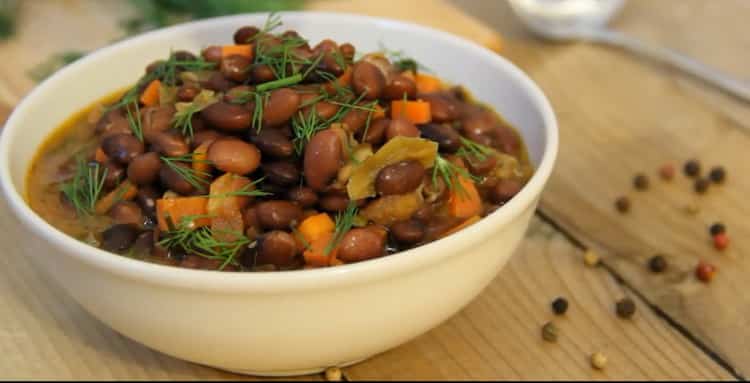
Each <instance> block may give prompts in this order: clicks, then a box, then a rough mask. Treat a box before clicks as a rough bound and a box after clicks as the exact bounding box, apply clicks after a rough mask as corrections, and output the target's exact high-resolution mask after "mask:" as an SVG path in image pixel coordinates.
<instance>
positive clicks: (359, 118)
mask: <svg viewBox="0 0 750 383" xmlns="http://www.w3.org/2000/svg"><path fill="white" fill-rule="evenodd" d="M359 105H360V106H364V105H363V103H360V104H359ZM369 115H370V113H369V112H368V111H366V110H364V109H359V108H353V109H351V110H349V112H347V113H346V114H345V115H344V116H343V117H341V123H342V124H345V125H346V130H347V131H349V132H352V133H355V134H356V133H358V132H359V131H360V130H361V129H362V128H363V127H364V126H365V124H367V117H368V116H369Z"/></svg>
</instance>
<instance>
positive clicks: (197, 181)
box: [160, 154, 211, 189]
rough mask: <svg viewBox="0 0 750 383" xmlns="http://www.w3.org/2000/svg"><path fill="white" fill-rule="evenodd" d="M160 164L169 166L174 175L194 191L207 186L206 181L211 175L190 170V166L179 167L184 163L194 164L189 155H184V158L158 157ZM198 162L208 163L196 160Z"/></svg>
mask: <svg viewBox="0 0 750 383" xmlns="http://www.w3.org/2000/svg"><path fill="white" fill-rule="evenodd" d="M160 158H161V160H162V162H164V164H165V165H167V166H169V167H170V168H171V169H172V170H173V171H174V172H175V173H177V174H178V175H179V176H180V177H182V178H183V179H184V180H185V181H187V182H188V183H189V184H190V185H192V186H193V187H194V188H196V189H200V188H201V187H203V186H204V185H206V184H208V183H209V182H208V179H209V178H210V177H211V174H209V173H206V172H204V171H200V170H195V169H193V168H192V166H186V167H185V166H180V165H179V164H185V163H189V164H191V163H193V162H196V160H195V159H193V156H192V155H191V154H186V155H184V156H178V157H160ZM198 161H200V162H205V163H209V161H208V160H198Z"/></svg>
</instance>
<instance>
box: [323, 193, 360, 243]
mask: <svg viewBox="0 0 750 383" xmlns="http://www.w3.org/2000/svg"><path fill="white" fill-rule="evenodd" d="M358 211H359V209H357V204H356V203H354V201H349V205H347V206H346V210H344V212H343V213H338V214H337V215H336V225H335V229H334V231H333V237H331V241H330V242H328V245H326V247H325V249H324V250H323V255H328V254H330V253H331V251H333V249H335V248H336V246H337V245H338V244H339V242H341V239H342V238H343V237H344V234H346V233H347V232H348V231H349V230H351V228H352V226H353V225H354V218H355V217H356V216H357V212H358Z"/></svg>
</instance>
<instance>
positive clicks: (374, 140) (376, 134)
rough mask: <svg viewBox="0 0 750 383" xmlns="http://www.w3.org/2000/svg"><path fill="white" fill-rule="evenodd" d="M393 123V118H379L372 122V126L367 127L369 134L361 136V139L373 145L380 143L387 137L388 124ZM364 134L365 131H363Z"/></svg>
mask: <svg viewBox="0 0 750 383" xmlns="http://www.w3.org/2000/svg"><path fill="white" fill-rule="evenodd" d="M390 125H391V120H390V119H388V118H379V119H377V120H375V121H372V122H371V123H370V127H369V128H368V129H367V135H366V136H365V137H360V139H361V141H362V142H364V143H368V144H371V145H380V144H381V143H383V139H384V138H385V131H386V129H388V126H390ZM363 134H364V132H363Z"/></svg>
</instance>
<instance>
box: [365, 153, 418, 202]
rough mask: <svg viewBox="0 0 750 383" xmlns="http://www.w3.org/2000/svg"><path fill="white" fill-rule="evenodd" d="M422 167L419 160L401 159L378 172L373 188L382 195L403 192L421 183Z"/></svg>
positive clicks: (410, 190) (409, 190) (412, 189)
mask: <svg viewBox="0 0 750 383" xmlns="http://www.w3.org/2000/svg"><path fill="white" fill-rule="evenodd" d="M423 178H424V167H423V166H422V164H421V163H419V161H413V160H410V161H401V162H398V163H395V164H392V165H388V166H386V167H384V168H383V169H381V170H380V172H378V175H377V177H376V178H375V190H376V191H377V192H378V193H380V194H382V195H389V194H405V193H409V192H412V191H414V190H415V189H416V188H417V187H419V185H421V184H422V179H423Z"/></svg>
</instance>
